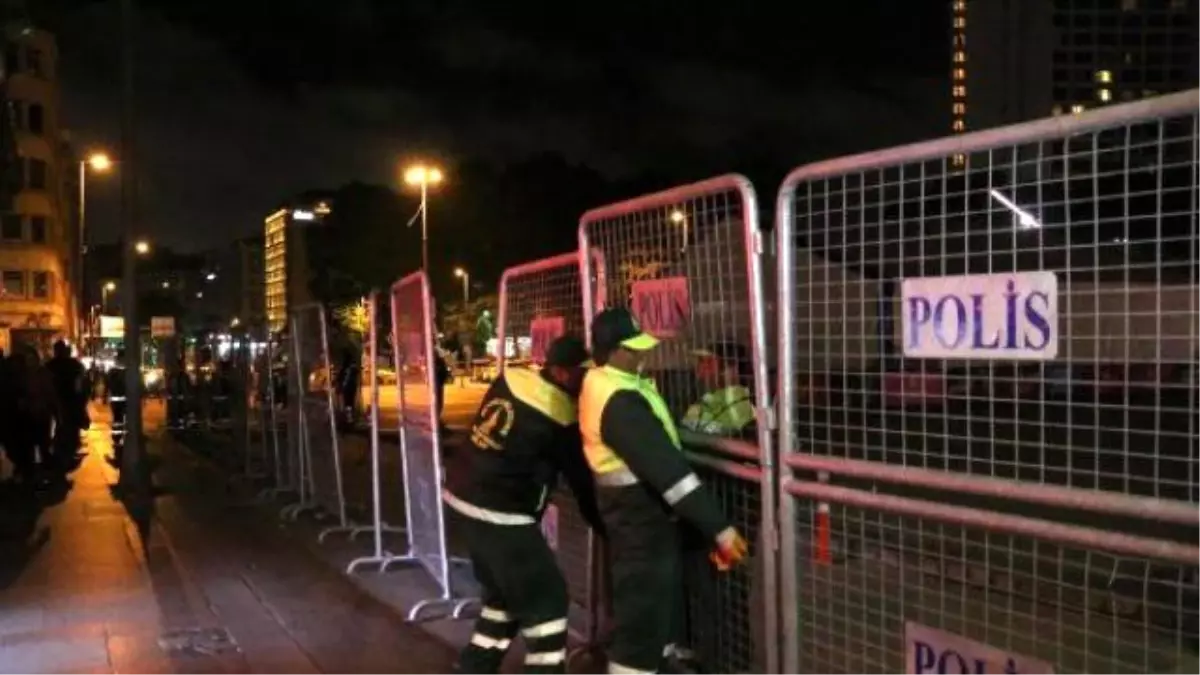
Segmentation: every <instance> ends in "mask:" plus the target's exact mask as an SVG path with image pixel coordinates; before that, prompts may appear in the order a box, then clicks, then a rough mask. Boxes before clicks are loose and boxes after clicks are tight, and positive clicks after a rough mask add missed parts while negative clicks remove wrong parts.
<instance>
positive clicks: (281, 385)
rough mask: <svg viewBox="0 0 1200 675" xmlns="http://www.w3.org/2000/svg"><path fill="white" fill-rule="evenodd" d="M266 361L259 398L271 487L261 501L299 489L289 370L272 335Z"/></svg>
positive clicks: (267, 347)
mask: <svg viewBox="0 0 1200 675" xmlns="http://www.w3.org/2000/svg"><path fill="white" fill-rule="evenodd" d="M264 354H265V357H266V358H265V362H264V363H263V364H262V374H261V377H260V379H259V396H260V397H261V400H262V402H263V403H262V415H261V416H262V419H263V429H264V431H263V442H264V444H266V445H267V447H268V448H269V452H268V453H267V457H268V461H269V463H270V465H271V475H270V480H271V482H272V485H271V486H270V487H268V488H266V489H265V490H263V491H262V492H261V493H259V498H260V499H262V500H268V499H274V498H278V497H280V496H285V495H288V494H291V493H293V492H295V491H296V490H297V489H298V486H297V484H296V483H295V482H294V480H293V473H294V472H293V466H294V465H295V463H296V462H295V458H294V457H293V455H292V454H291V453H290V451H289V443H288V420H287V410H286V408H285V406H286V405H287V395H286V392H287V370H286V368H283V367H281V366H282V362H281V360H280V358H279V357H280V355H279V347H278V346H277V344H276V341H275V339H274V337H273V336H270V335H268V336H267V340H266V347H265V349H264Z"/></svg>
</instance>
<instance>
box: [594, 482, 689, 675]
mask: <svg viewBox="0 0 1200 675" xmlns="http://www.w3.org/2000/svg"><path fill="white" fill-rule="evenodd" d="M640 493H644V488H642V487H641V486H632V487H626V488H601V489H599V490H598V491H597V496H598V499H599V503H600V510H601V514H602V515H603V517H604V524H605V527H606V528H607V529H608V544H609V559H610V565H611V570H612V572H611V575H612V614H613V622H614V624H615V625H614V627H613V633H612V644H611V646H610V648H609V654H608V660H609V664H610V672H612V667H613V666H616V667H619V668H624V669H626V670H628V671H633V672H647V673H652V672H657V671H658V670H659V668H660V667H661V666H662V664H663V655H664V651H665V650H666V648H667V646H668V645H672V644H680V643H682V642H684V636H685V634H686V630H685V625H684V611H683V561H682V555H681V553H682V550H683V547H682V541H681V531H680V529H679V527H678V526H677V525H676V523H675V522H674V521H672V519H671V518H670V516H669V515H668V514H667V513H666V512H665V511H664V510H663V508H662V507H661V506H660V505H658V504H657V503H654V502H653V501H652V500H651V499H649V498H648V497H647V496H646V494H640Z"/></svg>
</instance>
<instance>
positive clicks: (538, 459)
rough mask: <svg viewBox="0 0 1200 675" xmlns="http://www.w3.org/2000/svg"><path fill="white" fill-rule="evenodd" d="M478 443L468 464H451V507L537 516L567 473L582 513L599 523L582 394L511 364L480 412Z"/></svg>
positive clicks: (484, 516)
mask: <svg viewBox="0 0 1200 675" xmlns="http://www.w3.org/2000/svg"><path fill="white" fill-rule="evenodd" d="M471 450H473V452H471V453H469V455H468V456H467V457H465V458H464V461H465V462H466V463H467V464H466V466H460V467H456V469H457V470H452V471H448V475H447V493H448V494H447V495H446V500H447V503H448V505H449V506H450V508H453V509H455V510H456V511H459V512H460V513H463V515H466V516H468V517H473V518H476V519H478V520H484V521H485V522H487V521H489V518H491V517H492V516H493V515H494V514H502V515H504V516H517V517H518V518H520V517H527V519H528V520H529V522H537V521H539V520H540V519H541V517H542V513H543V512H544V511H545V508H546V504H547V503H548V501H549V499H550V495H551V493H552V492H553V491H554V489H555V488H556V487H557V485H558V480H559V477H560V476H562V477H563V478H564V479H566V482H567V484H568V485H569V486H570V487H571V490H572V491H573V492H574V493H575V499H576V501H577V502H578V504H579V511H580V513H581V515H583V517H584V518H585V519H586V520H587V521H588V522H589V523H590V524H591V525H592V526H593V527H595V528H598V527H599V523H600V518H599V515H598V513H597V510H596V504H595V495H594V490H593V487H592V477H591V472H590V471H589V470H588V467H587V463H586V462H585V461H584V459H583V448H582V442H581V439H580V436H579V426H578V419H577V410H576V405H575V401H574V400H573V399H572V398H571V397H570V396H568V395H567V394H566V393H565V392H563V391H562V390H561V389H559V388H558V387H557V386H556V385H554V384H552V383H551V382H549V381H548V380H546V379H545V378H543V377H542V376H541V375H540V374H539V373H536V372H534V371H532V370H527V369H523V368H507V369H505V371H504V375H503V376H501V377H500V378H499V379H497V380H496V381H495V382H494V383H493V384H492V386H491V388H489V389H488V391H487V394H485V395H484V397H483V402H482V403H481V404H480V406H479V411H478V412H477V413H476V414H475V421H474V422H473V423H472V425H471ZM464 503H465V504H466V505H467V507H464V506H463V504H464ZM470 507H475V509H479V510H483V511H486V512H487V513H480V512H479V511H477V510H475V509H471V508H470ZM512 520H513V519H511V518H507V519H506V522H508V521H512ZM491 522H497V521H495V520H492V521H491ZM511 524H515V523H511Z"/></svg>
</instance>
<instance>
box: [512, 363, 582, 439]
mask: <svg viewBox="0 0 1200 675" xmlns="http://www.w3.org/2000/svg"><path fill="white" fill-rule="evenodd" d="M504 381H505V383H507V384H508V390H509V391H510V392H512V395H513V398H515V399H517V400H518V401H521V402H522V403H524V404H525V405H528V406H529V407H531V408H533V409H534V410H537V411H539V412H541V413H542V414H544V415H545V416H546V417H549V418H550V419H552V420H554V421H555V422H557V423H558V424H561V425H562V426H567V425H570V424H574V423H575V421H576V419H578V413H577V411H576V408H575V402H574V401H572V400H571V398H570V397H569V396H567V394H566V392H564V391H563V390H561V389H559V388H558V387H556V386H554V385H553V384H550V383H549V382H547V381H546V380H545V378H543V377H542V376H541V375H540V374H539V373H535V372H534V371H532V370H526V369H524V368H506V369H505V370H504Z"/></svg>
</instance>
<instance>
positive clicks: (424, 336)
mask: <svg viewBox="0 0 1200 675" xmlns="http://www.w3.org/2000/svg"><path fill="white" fill-rule="evenodd" d="M391 311H392V348H393V351H394V354H395V362H396V387H397V389H398V396H399V404H400V454H401V459H402V466H403V471H404V498H405V514H406V518H407V523H406V527H405V531H406V532H407V533H408V550H407V551H406V552H405V553H404V554H403V555H400V556H397V557H395V558H392V559H390V560H387V561H385V562H383V563H382V564H381V566H380V569H381V570H383V571H386V570H387V569H388V568H390V567H391V566H392V565H393V564H415V565H418V566H419V567H421V568H422V569H424V570H425V571H426V572H427V573H428V574H429V576H430V577H431V578H432V579H433V581H434V583H435V584H436V585H437V587H438V595H437V596H436V597H432V598H427V599H425V600H421V601H420V602H418V603H416V604H415V605H413V607H412V608H411V609H410V610H409V612H408V620H409V621H422V620H430V619H440V618H446V616H447V615H449V616H450V617H451V618H454V619H458V618H462V617H463V613H464V611H465V610H466V609H467V608H468V607H471V606H475V605H478V598H469V597H466V598H464V597H461V596H459V595H458V594H457V593H456V589H455V588H454V584H453V578H452V576H451V564H452V563H454V564H461V563H462V562H463V561H459V560H452V559H451V558H450V555H449V552H448V551H447V547H446V519H445V511H444V507H443V505H442V484H443V464H442V448H441V438H440V435H439V431H438V426H439V425H438V416H437V410H436V406H435V405H434V390H435V387H436V382H435V372H434V371H435V368H434V362H435V358H436V355H435V352H434V342H433V335H434V330H433V298H432V296H431V294H430V291H429V282H428V279H427V278H426V276H425V272H423V271H419V272H413V273H412V274H409V275H408V276H406V277H404V278H402V279H400V280H399V281H397V282H396V283H395V284H393V285H392V289H391ZM447 610H448V611H447Z"/></svg>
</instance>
